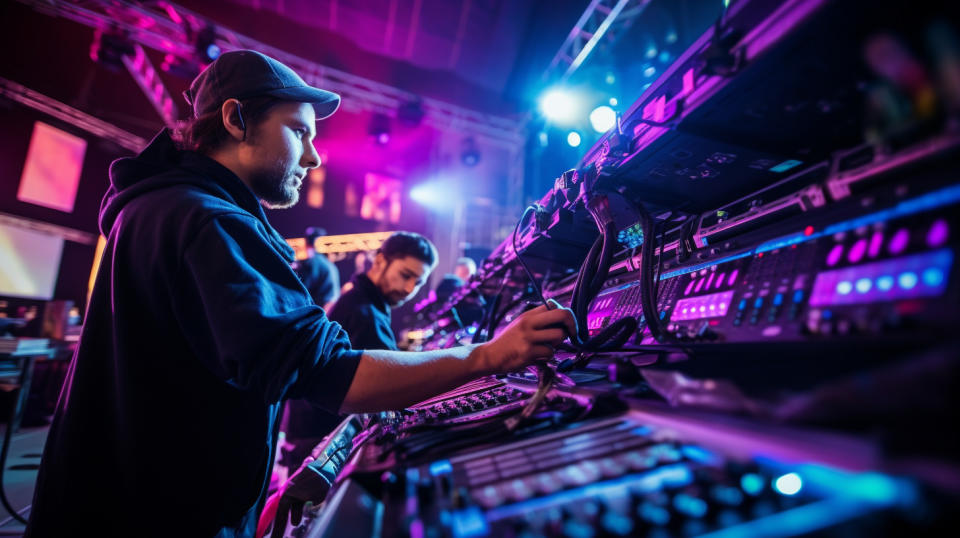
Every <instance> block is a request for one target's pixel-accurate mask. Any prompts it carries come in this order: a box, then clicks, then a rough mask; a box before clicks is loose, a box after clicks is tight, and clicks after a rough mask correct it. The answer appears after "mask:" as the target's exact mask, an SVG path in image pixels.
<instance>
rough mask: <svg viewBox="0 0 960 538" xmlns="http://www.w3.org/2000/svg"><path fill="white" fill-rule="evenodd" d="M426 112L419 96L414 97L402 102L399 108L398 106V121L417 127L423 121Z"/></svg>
mask: <svg viewBox="0 0 960 538" xmlns="http://www.w3.org/2000/svg"><path fill="white" fill-rule="evenodd" d="M424 115H425V112H424V111H423V103H422V102H421V101H420V99H419V98H417V99H413V100H411V101H407V102H405V103H402V104H401V105H400V107H399V108H397V121H399V122H400V124H401V125H406V126H407V127H416V126H418V125H420V122H421V121H423V116H424Z"/></svg>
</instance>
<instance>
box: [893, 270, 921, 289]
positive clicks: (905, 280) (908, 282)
mask: <svg viewBox="0 0 960 538" xmlns="http://www.w3.org/2000/svg"><path fill="white" fill-rule="evenodd" d="M897 282H899V283H900V287H901V288H903V289H905V290H911V289H913V287H914V286H916V285H917V274H916V273H914V272H912V271H907V272H906V273H900V277H899V278H897Z"/></svg>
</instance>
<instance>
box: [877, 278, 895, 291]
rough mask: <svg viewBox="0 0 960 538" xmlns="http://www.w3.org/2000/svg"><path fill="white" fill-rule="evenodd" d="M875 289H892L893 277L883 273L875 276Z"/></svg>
mask: <svg viewBox="0 0 960 538" xmlns="http://www.w3.org/2000/svg"><path fill="white" fill-rule="evenodd" d="M877 289H878V290H880V291H890V290H891V289H893V277H892V276H889V275H884V276H881V277H879V278H877Z"/></svg>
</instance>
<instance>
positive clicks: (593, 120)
mask: <svg viewBox="0 0 960 538" xmlns="http://www.w3.org/2000/svg"><path fill="white" fill-rule="evenodd" d="M616 124H617V113H616V112H614V111H613V109H612V108H610V107H608V106H607V105H600V106H598V107H597V108H595V109H593V112H591V113H590V125H591V126H592V127H593V130H594V131H596V132H598V133H605V132H607V131H609V130H610V129H612V128H613V126H614V125H616Z"/></svg>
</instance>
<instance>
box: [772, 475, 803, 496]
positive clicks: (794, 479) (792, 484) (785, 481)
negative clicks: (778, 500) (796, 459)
mask: <svg viewBox="0 0 960 538" xmlns="http://www.w3.org/2000/svg"><path fill="white" fill-rule="evenodd" d="M773 488H774V489H775V490H777V491H778V492H779V493H781V494H783V495H796V494H797V493H800V489H802V488H803V480H801V479H800V475H798V474H797V473H787V474H785V475H783V476H781V477H779V478H777V479H776V480H775V481H774V482H773Z"/></svg>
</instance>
